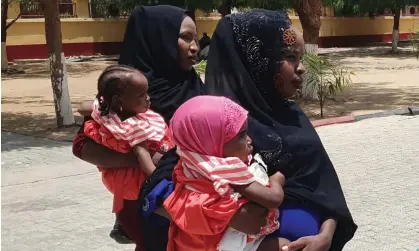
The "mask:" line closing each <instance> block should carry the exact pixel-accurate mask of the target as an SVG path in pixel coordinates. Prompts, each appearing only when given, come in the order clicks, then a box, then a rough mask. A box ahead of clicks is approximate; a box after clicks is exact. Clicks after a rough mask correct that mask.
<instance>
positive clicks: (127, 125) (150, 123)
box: [92, 99, 166, 147]
mask: <svg viewBox="0 0 419 251" xmlns="http://www.w3.org/2000/svg"><path fill="white" fill-rule="evenodd" d="M92 110H93V112H92V118H93V119H94V120H95V121H96V122H97V123H99V124H100V125H102V126H104V127H105V128H106V129H108V131H109V132H111V133H112V135H113V136H114V137H115V138H116V139H117V140H125V141H128V142H129V144H130V145H131V146H132V147H134V146H135V145H137V144H139V143H141V142H143V141H146V140H153V141H160V140H161V139H162V138H163V137H164V135H165V132H166V123H165V122H164V119H163V117H162V116H161V115H160V114H158V113H155V112H153V111H152V110H150V109H148V110H147V111H146V112H144V113H138V114H137V115H135V116H133V117H131V118H128V119H126V120H124V121H121V119H120V118H119V116H118V115H117V114H116V113H114V112H112V111H110V112H109V114H107V115H106V116H102V115H101V112H100V111H99V101H98V100H97V99H96V100H95V101H94V102H93V107H92Z"/></svg>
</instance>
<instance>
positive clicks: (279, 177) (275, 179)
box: [269, 172, 285, 187]
mask: <svg viewBox="0 0 419 251" xmlns="http://www.w3.org/2000/svg"><path fill="white" fill-rule="evenodd" d="M269 183H270V184H271V185H273V184H278V185H279V186H281V187H284V185H285V176H284V175H283V174H282V173H281V172H276V173H275V174H274V175H272V176H271V177H269Z"/></svg>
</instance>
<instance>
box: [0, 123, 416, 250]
mask: <svg viewBox="0 0 419 251" xmlns="http://www.w3.org/2000/svg"><path fill="white" fill-rule="evenodd" d="M418 131H419V117H401V116H394V117H387V118H375V119H368V120H363V121H360V122H356V123H352V124H343V125H332V126H326V127H321V128H319V129H318V132H319V134H320V136H321V138H322V141H323V143H324V145H325V147H326V149H327V150H328V152H329V155H330V157H331V159H332V161H333V162H334V164H335V167H336V170H337V172H338V174H339V177H340V179H341V182H342V186H343V188H344V191H345V194H346V196H347V201H348V203H349V207H350V208H351V210H352V213H353V216H354V218H355V220H356V222H357V223H358V225H359V230H358V232H357V234H356V236H355V238H354V239H353V241H352V242H350V243H349V244H348V245H347V246H346V248H345V250H346V251H359V250H379V251H386V250H388V251H394V250H398V251H400V250H406V251H416V249H417V248H419V199H418V194H419V181H418V174H419V147H418V146H419V133H418ZM1 140H2V160H1V161H2V163H1V164H2V170H1V172H2V215H1V216H2V227H1V231H2V244H1V247H2V249H4V250H8V251H14V250H19V251H21V250H32V251H37V250H62V251H67V250H102V251H103V250H109V251H113V250H133V246H132V245H118V244H115V243H114V242H113V240H112V239H110V238H109V237H108V236H107V235H108V233H109V231H110V229H111V227H112V225H113V220H114V218H113V215H112V214H111V201H112V199H111V196H110V195H109V193H108V192H107V191H106V190H105V188H104V187H103V186H102V184H101V182H100V179H99V174H98V172H97V171H96V169H95V168H94V167H93V166H91V165H89V164H86V163H84V162H82V161H79V160H78V159H76V158H74V157H73V156H72V154H71V145H70V143H65V142H55V141H50V140H44V139H35V138H31V137H26V136H19V135H15V134H10V133H2V135H1Z"/></svg>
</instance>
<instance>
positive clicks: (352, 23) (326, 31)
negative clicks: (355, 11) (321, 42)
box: [293, 17, 419, 37]
mask: <svg viewBox="0 0 419 251" xmlns="http://www.w3.org/2000/svg"><path fill="white" fill-rule="evenodd" d="M293 21H294V20H293ZM399 30H400V33H410V32H413V31H417V30H419V17H401V18H400V27H399ZM392 31H393V17H377V18H375V19H370V18H369V17H356V18H349V17H348V18H341V17H326V18H322V25H321V30H320V36H321V37H325V36H353V35H375V34H391V33H392Z"/></svg>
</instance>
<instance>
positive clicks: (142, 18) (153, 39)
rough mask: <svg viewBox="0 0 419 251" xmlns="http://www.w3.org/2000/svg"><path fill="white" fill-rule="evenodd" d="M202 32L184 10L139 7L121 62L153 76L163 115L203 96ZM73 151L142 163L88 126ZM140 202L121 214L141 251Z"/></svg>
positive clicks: (87, 110) (155, 103)
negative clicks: (95, 137) (199, 70)
mask: <svg viewBox="0 0 419 251" xmlns="http://www.w3.org/2000/svg"><path fill="white" fill-rule="evenodd" d="M196 36H197V32H196V26H195V23H194V22H193V20H192V19H191V18H190V17H188V16H187V14H186V12H185V10H183V9H180V8H176V7H172V6H163V5H161V6H153V7H138V8H137V9H135V10H134V11H133V12H132V14H131V16H130V18H129V19H128V23H127V27H126V32H125V37H124V41H123V45H122V53H121V55H120V58H119V64H124V65H129V66H132V67H135V68H136V69H138V70H140V71H142V72H143V73H144V74H145V75H146V76H147V78H148V84H149V89H148V91H149V93H148V94H149V96H150V100H151V109H153V110H154V111H156V112H158V113H160V114H161V115H162V116H163V117H164V118H165V120H166V122H168V121H169V120H170V118H171V117H172V115H173V113H174V112H175V110H176V109H177V108H178V107H179V105H181V104H182V103H183V102H185V101H186V100H188V99H190V98H191V97H194V96H197V95H200V94H202V82H201V79H200V78H199V76H198V75H197V74H196V72H195V70H194V69H193V65H194V64H195V63H196V60H197V53H198V50H199V46H198V43H197V38H196ZM80 112H81V113H82V114H83V115H86V116H88V115H89V114H91V104H90V103H89V104H87V105H85V107H83V108H82V109H81V111H80ZM87 119H91V118H87ZM73 153H74V155H75V156H77V157H79V158H81V159H82V160H84V161H87V162H89V163H91V164H93V165H96V166H101V167H104V168H106V167H110V168H111V167H115V166H127V167H130V166H131V167H132V166H138V163H137V161H136V158H135V156H134V155H133V154H122V153H118V152H115V151H112V150H110V149H108V148H106V147H104V146H101V145H99V144H96V143H95V142H93V141H92V140H90V139H89V138H87V137H86V136H85V135H84V133H83V127H82V128H81V130H80V132H79V133H78V135H77V136H76V138H75V140H74V143H73ZM136 205H137V204H136V201H129V200H125V201H124V207H123V209H122V210H121V211H120V212H118V213H117V214H116V217H117V220H118V221H119V223H120V224H121V226H122V229H123V230H124V231H125V232H126V233H127V235H128V236H129V238H130V239H131V240H132V241H133V242H134V243H135V244H136V246H137V247H136V250H140V246H144V245H143V234H142V233H141V232H144V231H141V230H142V229H141V228H140V223H139V217H138V213H137V212H138V210H137V206H136ZM119 233H120V229H119V227H118V225H117V224H116V227H114V230H113V231H112V232H111V236H112V237H113V238H115V239H116V240H117V238H121V237H123V236H121V235H120V234H119ZM166 234H167V233H166ZM119 240H121V239H119ZM117 241H118V240H117ZM141 249H142V248H141Z"/></svg>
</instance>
